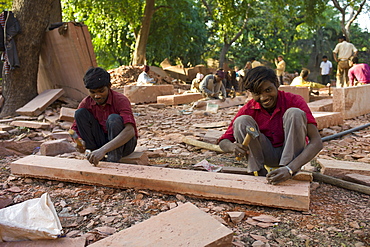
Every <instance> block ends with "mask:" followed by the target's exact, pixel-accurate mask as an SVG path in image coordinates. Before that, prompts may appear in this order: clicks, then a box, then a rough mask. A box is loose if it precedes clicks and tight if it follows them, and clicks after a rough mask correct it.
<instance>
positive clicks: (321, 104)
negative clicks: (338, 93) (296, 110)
mask: <svg viewBox="0 0 370 247" xmlns="http://www.w3.org/2000/svg"><path fill="white" fill-rule="evenodd" d="M307 104H308V107H309V108H310V109H311V111H325V112H333V99H320V100H316V101H312V102H309V103H307Z"/></svg>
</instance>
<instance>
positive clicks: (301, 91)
mask: <svg viewBox="0 0 370 247" xmlns="http://www.w3.org/2000/svg"><path fill="white" fill-rule="evenodd" d="M279 90H281V91H284V92H289V93H294V94H298V95H300V96H302V97H303V99H304V100H305V101H306V102H307V103H308V102H309V101H310V89H309V88H308V87H295V86H289V85H281V86H280V87H279Z"/></svg>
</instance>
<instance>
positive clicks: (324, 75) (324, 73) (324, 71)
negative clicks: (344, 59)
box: [320, 56, 333, 85]
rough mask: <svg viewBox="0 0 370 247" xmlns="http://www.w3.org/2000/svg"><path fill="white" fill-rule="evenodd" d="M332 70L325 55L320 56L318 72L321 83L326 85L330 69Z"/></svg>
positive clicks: (328, 80) (328, 81)
mask: <svg viewBox="0 0 370 247" xmlns="http://www.w3.org/2000/svg"><path fill="white" fill-rule="evenodd" d="M332 70H333V65H332V63H331V62H330V61H329V60H328V57H327V56H323V57H322V62H321V63H320V74H321V84H322V85H327V84H328V83H331V82H330V75H331V71H332Z"/></svg>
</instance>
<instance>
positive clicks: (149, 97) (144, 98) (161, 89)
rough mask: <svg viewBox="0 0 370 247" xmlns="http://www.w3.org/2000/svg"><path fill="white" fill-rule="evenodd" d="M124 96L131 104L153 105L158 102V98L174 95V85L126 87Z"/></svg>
mask: <svg viewBox="0 0 370 247" xmlns="http://www.w3.org/2000/svg"><path fill="white" fill-rule="evenodd" d="M123 90H124V95H126V97H127V98H128V99H129V100H130V102H131V103H135V104H137V103H153V102H157V97H158V96H162V95H172V94H173V92H174V87H173V85H153V86H136V85H127V86H124V89H123Z"/></svg>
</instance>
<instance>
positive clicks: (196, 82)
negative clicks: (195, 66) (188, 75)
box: [190, 72, 204, 93]
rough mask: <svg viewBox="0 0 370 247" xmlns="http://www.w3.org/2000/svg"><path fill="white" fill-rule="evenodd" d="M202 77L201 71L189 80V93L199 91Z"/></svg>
mask: <svg viewBox="0 0 370 247" xmlns="http://www.w3.org/2000/svg"><path fill="white" fill-rule="evenodd" d="M203 78H204V75H203V74H202V73H199V72H198V73H197V74H196V76H195V78H194V79H193V80H192V81H191V87H190V92H191V93H199V92H200V90H199V85H200V82H201V81H202V79H203Z"/></svg>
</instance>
